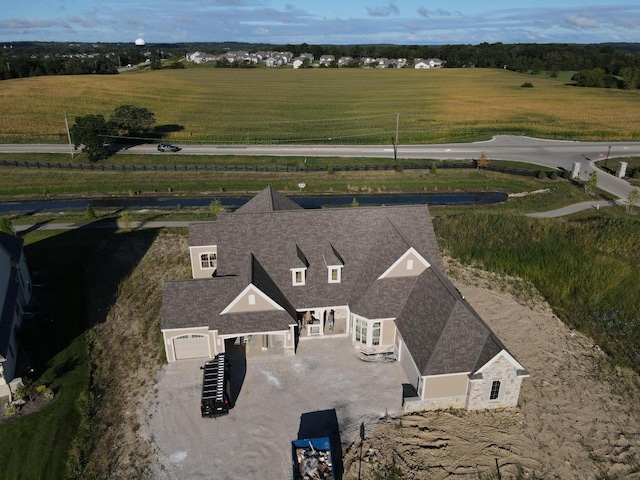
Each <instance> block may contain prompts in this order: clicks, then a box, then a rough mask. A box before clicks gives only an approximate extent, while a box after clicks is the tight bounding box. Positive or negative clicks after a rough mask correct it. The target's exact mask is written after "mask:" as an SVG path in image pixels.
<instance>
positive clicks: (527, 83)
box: [520, 82, 533, 88]
mask: <svg viewBox="0 0 640 480" xmlns="http://www.w3.org/2000/svg"><path fill="white" fill-rule="evenodd" d="M520 86H521V87H524V88H533V83H531V82H524V83H523V84H522V85H520Z"/></svg>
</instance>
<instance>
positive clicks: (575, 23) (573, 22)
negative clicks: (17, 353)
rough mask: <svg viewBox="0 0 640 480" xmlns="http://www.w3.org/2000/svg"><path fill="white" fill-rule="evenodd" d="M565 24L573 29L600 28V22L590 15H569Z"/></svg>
mask: <svg viewBox="0 0 640 480" xmlns="http://www.w3.org/2000/svg"><path fill="white" fill-rule="evenodd" d="M565 22H566V23H567V24H568V25H569V26H572V27H578V28H598V27H600V25H599V24H598V21H597V20H596V19H595V18H593V17H592V16H591V15H590V14H588V13H586V14H585V13H583V14H581V15H569V16H567V17H566V18H565Z"/></svg>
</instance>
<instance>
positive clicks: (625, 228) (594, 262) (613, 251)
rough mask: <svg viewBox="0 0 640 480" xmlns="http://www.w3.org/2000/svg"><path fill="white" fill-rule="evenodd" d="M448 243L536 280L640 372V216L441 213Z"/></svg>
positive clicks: (578, 324) (571, 318)
mask: <svg viewBox="0 0 640 480" xmlns="http://www.w3.org/2000/svg"><path fill="white" fill-rule="evenodd" d="M434 225H435V228H436V233H437V236H438V241H439V243H440V247H441V248H443V249H444V250H445V251H447V252H449V253H450V254H451V255H452V256H454V257H456V258H459V259H460V260H461V261H462V262H463V263H470V264H475V265H480V266H483V267H485V268H487V269H488V270H491V271H493V272H496V273H499V274H504V275H510V276H515V277H520V278H523V279H525V280H528V281H530V282H531V283H532V284H533V285H534V286H535V288H536V289H537V290H538V291H539V292H540V293H541V294H542V295H543V296H544V297H545V298H546V300H547V301H548V302H549V304H550V305H551V306H552V307H553V309H554V311H555V312H556V313H557V314H558V315H559V316H560V317H561V318H562V319H563V320H564V321H565V322H566V323H568V324H569V325H572V326H573V327H575V328H577V329H579V330H580V331H582V332H584V333H586V334H588V335H589V336H591V338H593V339H594V341H595V342H596V343H597V344H598V345H599V346H601V347H602V348H603V349H604V350H605V351H606V352H607V353H608V354H609V355H610V356H611V357H612V358H613V359H614V361H615V363H616V364H618V365H623V366H626V367H629V368H632V369H634V370H635V371H636V372H640V282H638V279H640V221H639V220H638V219H637V218H635V217H631V216H625V217H624V218H622V217H618V218H615V217H608V216H606V215H604V216H603V215H598V214H593V213H586V214H583V215H579V216H577V217H571V218H567V219H558V218H556V219H534V218H527V217H524V216H522V215H509V214H504V213H501V214H498V213H495V212H494V213H487V212H475V213H467V214H463V215H457V216H447V217H438V218H436V219H435V220H434Z"/></svg>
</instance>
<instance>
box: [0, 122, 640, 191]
mask: <svg viewBox="0 0 640 480" xmlns="http://www.w3.org/2000/svg"><path fill="white" fill-rule="evenodd" d="M181 146H182V152H181V154H188V155H268V156H298V157H354V158H357V157H378V158H381V157H382V158H383V157H388V158H393V147H392V146H391V145H357V146H351V145H181ZM483 151H484V152H485V154H486V156H487V158H489V159H496V160H516V161H520V162H527V163H532V164H535V165H541V166H545V167H551V168H563V169H566V170H571V167H572V165H573V163H574V162H579V163H580V174H579V177H580V179H582V180H586V179H587V178H588V176H589V173H590V172H592V171H595V172H596V174H597V176H598V187H599V188H601V189H602V190H605V191H607V192H609V193H611V194H612V195H614V196H616V197H617V198H618V199H620V200H621V201H623V202H624V201H626V198H627V197H628V196H629V193H630V192H631V190H632V188H633V187H632V186H631V185H630V184H629V183H628V182H626V181H624V180H622V179H619V178H616V177H615V176H613V175H609V174H607V173H605V172H603V171H602V170H599V169H597V168H596V167H595V164H594V163H593V162H594V161H597V160H602V159H604V158H607V156H608V158H619V157H630V156H640V142H577V141H561V140H543V139H538V138H531V137H524V136H509V135H498V136H495V137H493V138H492V139H491V140H488V141H484V142H474V143H451V144H435V145H402V144H401V145H399V146H398V158H413V159H415V158H425V159H438V160H455V159H470V158H478V157H479V156H480V154H481V152H483ZM26 152H28V153H70V149H69V146H68V145H61V144H36V145H28V144H25V145H18V144H4V145H1V144H0V153H26ZM126 153H135V154H154V155H160V156H161V155H163V154H162V153H160V152H158V150H157V148H156V145H155V144H153V145H151V144H147V145H138V146H135V147H132V148H129V149H128V150H126V151H123V152H121V153H120V154H126ZM164 155H166V154H164Z"/></svg>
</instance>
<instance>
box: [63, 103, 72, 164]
mask: <svg viewBox="0 0 640 480" xmlns="http://www.w3.org/2000/svg"><path fill="white" fill-rule="evenodd" d="M62 117H63V118H64V126H65V127H66V128H67V138H68V139H69V150H70V151H71V160H73V144H72V143H71V132H70V131H69V122H68V121H67V114H66V113H65V114H64V115H62Z"/></svg>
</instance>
